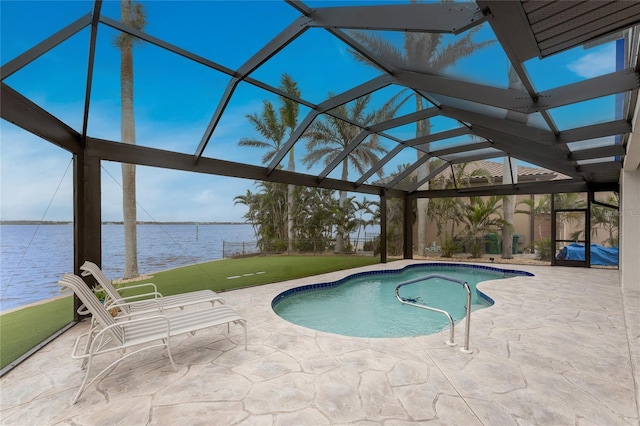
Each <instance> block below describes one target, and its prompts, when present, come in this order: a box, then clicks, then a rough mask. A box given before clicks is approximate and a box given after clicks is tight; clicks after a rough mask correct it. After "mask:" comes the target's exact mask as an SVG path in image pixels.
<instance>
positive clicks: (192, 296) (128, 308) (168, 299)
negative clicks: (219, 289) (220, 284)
mask: <svg viewBox="0 0 640 426" xmlns="http://www.w3.org/2000/svg"><path fill="white" fill-rule="evenodd" d="M80 270H81V271H82V276H85V277H86V276H88V275H92V276H93V277H94V278H95V280H96V281H97V282H98V284H99V285H100V287H102V289H103V290H104V291H105V292H106V293H107V296H108V298H107V299H106V300H105V301H104V304H105V307H107V308H109V307H112V308H113V307H117V308H120V310H121V311H122V313H123V314H124V315H139V314H146V313H150V312H158V311H163V310H164V309H171V308H184V307H185V306H188V305H194V304H196V303H203V302H210V303H211V305H215V302H219V303H221V304H222V303H224V299H223V298H222V297H221V296H220V295H218V294H217V293H216V292H214V291H212V290H198V291H191V292H187V293H182V294H175V295H171V296H163V295H162V294H161V293H159V292H158V288H157V287H156V285H155V284H153V283H143V284H133V285H127V286H125V287H121V288H120V289H117V288H115V287H114V286H113V284H111V280H110V279H109V278H107V276H106V275H105V274H104V272H102V270H101V269H100V268H99V267H98V265H96V264H95V263H93V262H89V261H86V262H84V264H83V265H82V266H81V267H80ZM144 287H150V288H152V289H153V290H152V291H150V292H148V293H144V294H138V295H135V296H127V297H123V296H121V295H120V291H122V290H127V289H132V288H144Z"/></svg>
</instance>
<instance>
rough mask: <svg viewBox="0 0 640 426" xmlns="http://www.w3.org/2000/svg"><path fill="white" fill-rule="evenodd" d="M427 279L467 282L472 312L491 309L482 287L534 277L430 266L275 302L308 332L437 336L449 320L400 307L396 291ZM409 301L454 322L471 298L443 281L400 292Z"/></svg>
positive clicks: (359, 277)
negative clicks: (435, 276) (439, 276)
mask: <svg viewBox="0 0 640 426" xmlns="http://www.w3.org/2000/svg"><path fill="white" fill-rule="evenodd" d="M428 274H443V275H446V276H450V277H453V278H459V279H463V280H465V281H466V282H467V283H468V284H469V286H470V287H471V292H472V302H471V304H472V310H477V309H481V308H485V307H488V306H491V305H492V304H493V300H492V299H491V298H490V297H489V296H487V295H485V294H484V293H482V292H480V291H478V290H476V285H477V284H478V283H479V282H481V281H487V280H495V279H503V278H510V277H513V276H518V275H520V276H522V275H525V276H533V274H531V273H529V272H525V271H517V270H507V269H500V268H493V267H488V266H480V265H468V264H451V263H430V264H420V265H409V266H407V267H405V268H403V269H401V270H398V271H389V270H387V271H371V272H362V273H358V274H354V275H350V276H348V277H346V278H344V279H342V280H340V281H336V282H330V283H321V284H310V285H306V286H302V287H296V288H292V289H289V290H286V291H284V292H282V293H280V294H279V295H277V296H276V297H275V298H274V299H273V300H272V302H271V307H272V308H273V310H274V312H275V313H276V314H278V315H279V316H280V317H282V318H284V319H286V320H287V321H290V322H292V323H294V324H298V325H301V326H304V327H308V328H312V329H314V330H319V331H326V332H329V333H334V334H341V335H345V336H353V337H406V336H418V335H426V334H431V333H435V332H437V331H440V330H442V329H443V328H444V327H446V326H448V320H447V318H446V317H445V316H444V315H442V314H439V313H436V312H430V311H427V310H424V309H419V308H416V307H413V306H408V305H404V304H402V303H400V302H399V301H398V300H397V299H396V297H395V288H396V286H397V285H398V284H400V283H401V282H404V281H407V280H410V279H414V278H418V277H421V276H424V275H428ZM401 295H402V297H403V298H405V299H407V298H408V299H411V300H415V301H416V302H417V303H421V304H428V305H429V306H432V307H435V308H438V309H442V310H445V311H447V312H449V313H450V314H451V316H452V317H453V319H454V321H459V320H461V319H462V318H464V316H465V305H466V300H467V296H466V295H467V293H466V291H465V290H464V288H463V287H462V286H460V285H457V284H454V283H451V282H447V281H444V280H440V279H433V280H428V281H424V282H421V283H418V284H412V285H407V286H404V287H402V289H401Z"/></svg>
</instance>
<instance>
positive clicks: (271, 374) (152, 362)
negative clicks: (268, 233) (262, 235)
mask: <svg viewBox="0 0 640 426" xmlns="http://www.w3.org/2000/svg"><path fill="white" fill-rule="evenodd" d="M410 263H417V262H415V261H401V262H392V263H390V264H387V265H376V266H374V267H367V268H359V269H353V270H350V271H343V272H340V273H333V274H327V275H323V276H317V277H313V278H309V279H302V280H295V281H288V282H285V283H278V284H272V285H266V286H262V287H256V288H250V289H244V290H236V291H231V292H227V293H224V294H223V296H224V297H225V299H226V300H227V303H228V304H229V305H230V306H233V307H234V308H236V309H237V310H238V311H239V312H240V313H241V314H242V315H244V316H245V317H246V318H247V319H248V321H249V347H248V350H245V349H244V342H243V333H242V329H241V327H237V326H232V328H231V333H230V334H227V333H226V327H220V328H218V329H214V330H208V331H204V332H199V333H197V334H196V335H195V336H187V337H183V338H180V339H175V340H174V341H173V345H172V346H173V347H174V348H175V349H174V355H175V360H176V362H177V363H178V366H179V371H178V372H174V371H173V370H172V368H171V366H170V364H169V362H168V360H167V359H166V358H165V357H163V356H162V355H161V354H159V353H155V352H152V351H145V352H143V353H142V354H138V355H136V356H134V357H132V358H131V359H129V360H127V361H125V362H123V363H122V364H121V365H120V366H119V367H117V369H116V370H115V371H113V372H112V373H111V374H110V375H108V376H107V377H106V378H104V379H102V380H101V381H99V382H98V383H97V384H94V385H92V386H91V387H89V388H88V390H86V391H85V393H84V394H83V395H82V396H81V399H80V400H79V401H78V403H77V404H75V405H71V404H70V401H71V399H72V397H73V395H74V394H75V392H76V391H77V389H78V386H79V384H80V381H81V379H82V376H83V373H82V371H81V370H80V368H79V362H78V361H74V360H72V359H71V358H70V357H69V354H70V351H71V347H72V344H73V341H74V338H75V336H77V335H78V334H80V333H81V332H83V331H84V330H85V329H86V326H87V324H86V323H83V324H80V325H78V326H76V327H73V328H72V329H71V330H69V331H68V332H66V333H65V334H64V335H63V336H61V337H60V338H58V339H56V340H55V341H53V342H52V343H50V344H49V345H47V346H46V347H45V348H43V349H42V350H41V351H39V352H38V353H37V354H35V355H34V356H32V357H31V358H29V359H28V360H27V361H26V362H24V363H23V364H22V365H20V366H19V367H17V368H16V369H14V370H13V371H12V372H10V373H9V374H7V375H5V377H3V378H2V379H0V391H1V397H0V401H1V408H2V412H1V418H0V423H1V424H3V425H13V424H19V425H27V424H28V425H40V424H42V425H112V424H124V425H145V424H152V425H155V424H158V425H177V424H181V425H199V424H202V425H214V424H215V425H322V424H372V425H373V424H385V425H404V424H417V423H426V422H430V423H431V424H460V425H594V424H596V425H627V424H629V425H638V424H639V416H638V398H637V386H638V366H639V365H640V357H639V353H640V294H638V292H635V293H632V292H625V293H624V296H623V291H622V290H621V288H620V285H619V280H618V271H611V270H596V269H590V270H586V269H579V268H560V267H556V268H552V267H540V266H521V267H517V266H514V265H510V266H509V267H510V268H513V269H521V270H527V271H530V272H532V273H534V274H535V275H536V276H535V277H517V278H510V279H508V280H499V281H490V282H485V283H482V284H480V288H481V289H482V290H483V291H484V292H485V293H487V294H488V295H489V296H491V297H492V298H493V299H494V300H495V301H496V304H495V305H494V306H492V307H491V308H488V309H482V310H479V311H476V312H474V313H473V314H472V324H471V331H472V333H471V348H472V349H473V354H471V355H466V354H463V353H461V352H460V351H459V347H458V348H452V347H448V346H446V345H445V344H444V340H446V338H447V337H448V332H447V331H444V332H441V333H439V334H436V335H431V336H421V337H415V338H414V337H412V338H400V339H366V338H351V337H343V336H337V335H332V334H328V333H323V332H316V331H313V330H309V329H306V328H303V327H300V326H296V325H293V324H291V323H288V322H287V321H285V320H283V319H281V318H280V317H278V316H277V315H275V314H274V313H273V311H272V310H271V300H272V299H273V297H274V296H276V295H277V294H278V293H280V292H281V291H283V290H285V289H288V288H291V287H296V286H299V285H303V284H309V283H313V282H326V281H334V280H336V279H339V278H342V277H344V276H346V275H349V274H351V273H354V272H360V271H362V270H371V269H397V268H400V267H403V266H405V265H407V264H410ZM492 266H499V265H492ZM458 328H459V330H458V329H457V330H456V335H457V336H458V340H459V341H460V342H462V336H463V331H462V330H463V324H461V325H459V326H458ZM98 359H99V358H98ZM104 361H106V360H100V361H99V363H103V362H104Z"/></svg>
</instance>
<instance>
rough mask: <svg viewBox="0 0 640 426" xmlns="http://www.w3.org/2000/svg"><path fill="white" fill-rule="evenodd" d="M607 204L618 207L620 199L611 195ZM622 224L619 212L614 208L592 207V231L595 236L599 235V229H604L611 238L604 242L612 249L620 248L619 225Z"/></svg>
mask: <svg viewBox="0 0 640 426" xmlns="http://www.w3.org/2000/svg"><path fill="white" fill-rule="evenodd" d="M607 204H609V205H612V206H617V205H618V198H617V197H616V196H615V195H610V196H609V198H608V199H607ZM619 222H620V216H619V211H618V210H616V209H613V208H609V207H604V206H599V205H594V206H592V207H591V230H592V232H593V234H594V235H598V229H600V228H602V229H604V230H605V231H606V232H607V233H608V234H609V237H608V238H607V239H606V240H604V244H605V245H607V244H608V245H609V246H610V247H617V246H618V225H619Z"/></svg>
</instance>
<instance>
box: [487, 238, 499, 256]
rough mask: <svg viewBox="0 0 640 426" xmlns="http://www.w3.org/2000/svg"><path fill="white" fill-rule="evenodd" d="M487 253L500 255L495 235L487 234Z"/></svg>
mask: <svg viewBox="0 0 640 426" xmlns="http://www.w3.org/2000/svg"><path fill="white" fill-rule="evenodd" d="M487 253H489V254H500V244H499V243H498V236H497V235H496V234H487Z"/></svg>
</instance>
